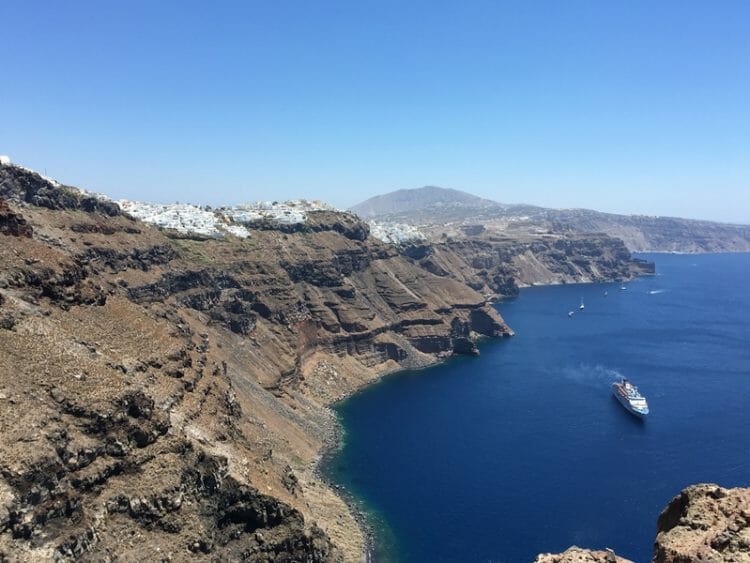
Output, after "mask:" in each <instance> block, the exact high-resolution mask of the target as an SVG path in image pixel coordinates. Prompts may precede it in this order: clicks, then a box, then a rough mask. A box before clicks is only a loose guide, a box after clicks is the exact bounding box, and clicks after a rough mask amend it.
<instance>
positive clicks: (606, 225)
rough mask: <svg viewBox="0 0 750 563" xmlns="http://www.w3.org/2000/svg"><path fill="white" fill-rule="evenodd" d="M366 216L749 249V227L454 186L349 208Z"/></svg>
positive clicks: (655, 244)
mask: <svg viewBox="0 0 750 563" xmlns="http://www.w3.org/2000/svg"><path fill="white" fill-rule="evenodd" d="M352 211H354V212H355V213H356V214H358V215H359V216H360V217H363V218H365V219H368V220H377V221H383V222H397V223H406V224H411V225H419V226H421V227H423V228H426V230H427V231H428V232H431V233H432V234H433V235H437V234H444V233H445V234H449V235H455V234H456V233H463V234H466V233H468V232H472V231H471V230H467V229H461V227H460V226H461V225H463V226H467V225H475V226H476V225H483V226H485V227H486V228H488V229H490V230H494V231H496V232H503V233H506V234H510V235H519V234H523V233H540V232H544V231H547V232H577V233H606V234H608V235H610V236H615V237H618V238H621V239H622V240H623V241H625V244H626V245H627V246H628V248H629V249H630V250H631V251H637V252H750V226H748V225H732V224H727V223H716V222H712V221H698V220H694V219H681V218H677V217H654V216H644V215H617V214H613V213H602V212H600V211H593V210H589V209H550V208H545V207H536V206H533V205H522V204H521V205H517V204H516V205H508V204H503V203H499V202H496V201H492V200H489V199H484V198H480V197H477V196H475V195H472V194H469V193H466V192H462V191H459V190H453V189H446V188H438V187H433V186H430V187H424V188H416V189H410V190H409V189H406V190H398V191H395V192H391V193H388V194H384V195H380V196H376V197H373V198H370V199H368V200H366V201H364V202H362V203H360V204H358V205H355V206H354V207H352Z"/></svg>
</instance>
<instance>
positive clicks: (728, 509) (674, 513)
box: [536, 484, 750, 563]
mask: <svg viewBox="0 0 750 563" xmlns="http://www.w3.org/2000/svg"><path fill="white" fill-rule="evenodd" d="M656 529H657V535H656V541H655V542H654V556H653V559H652V561H653V563H692V562H693V561H711V562H715V563H720V562H727V563H729V562H730V561H732V562H736V563H739V562H747V561H750V489H747V488H736V489H725V488H723V487H720V486H718V485H713V484H702V485H693V486H690V487H688V488H686V489H684V490H683V491H682V492H681V493H680V494H679V495H677V496H676V497H674V498H673V499H672V500H671V501H670V502H669V504H668V505H667V507H666V508H665V509H664V510H663V511H662V513H661V514H660V515H659V519H658V521H657V524H656ZM579 561H580V562H587V561H591V562H604V561H608V562H614V561H618V562H623V563H626V562H627V561H628V560H627V559H622V558H620V557H615V554H614V552H613V551H611V550H606V551H591V550H588V549H582V548H579V547H575V546H574V547H571V548H569V549H568V550H566V551H565V552H564V553H559V554H552V553H545V554H542V555H539V556H537V558H536V563H573V562H579Z"/></svg>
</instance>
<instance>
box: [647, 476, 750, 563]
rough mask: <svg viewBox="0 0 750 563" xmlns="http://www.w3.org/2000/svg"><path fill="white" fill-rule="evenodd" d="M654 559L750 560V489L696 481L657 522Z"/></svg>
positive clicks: (658, 562)
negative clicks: (699, 483)
mask: <svg viewBox="0 0 750 563" xmlns="http://www.w3.org/2000/svg"><path fill="white" fill-rule="evenodd" d="M657 531H658V534H657V536H656V542H655V543H654V558H653V561H654V563H681V562H683V561H716V562H719V561H727V562H728V561H750V489H741V488H737V489H724V488H722V487H719V486H718V485H708V484H703V485H693V486H691V487H688V488H687V489H685V490H683V491H682V492H681V493H680V494H679V495H677V496H676V497H675V498H673V499H672V500H671V501H670V503H669V504H668V505H667V507H666V508H665V509H664V511H663V512H662V513H661V514H660V515H659V520H658V522H657Z"/></svg>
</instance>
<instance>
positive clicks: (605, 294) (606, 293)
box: [604, 289, 609, 297]
mask: <svg viewBox="0 0 750 563" xmlns="http://www.w3.org/2000/svg"><path fill="white" fill-rule="evenodd" d="M607 295H609V291H607V290H606V289H605V290H604V297H606V296H607Z"/></svg>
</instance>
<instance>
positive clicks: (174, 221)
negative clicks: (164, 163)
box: [0, 155, 426, 245]
mask: <svg viewBox="0 0 750 563" xmlns="http://www.w3.org/2000/svg"><path fill="white" fill-rule="evenodd" d="M0 166H17V167H19V168H23V169H24V170H28V171H30V172H34V173H35V174H38V172H36V171H34V170H31V169H29V168H25V167H23V166H19V165H17V164H14V163H12V161H11V159H10V157H8V156H5V155H0ZM40 176H41V177H42V178H44V179H45V180H46V181H48V182H50V183H51V184H53V185H54V186H60V185H61V184H60V183H59V182H57V181H56V180H54V179H52V178H47V177H46V176H42V175H41V174H40ZM75 189H77V190H79V191H80V192H82V193H84V194H86V195H89V196H94V197H97V198H100V199H106V200H109V201H115V203H117V204H118V205H119V206H120V208H121V209H122V210H123V211H125V212H126V213H128V214H129V215H131V216H133V217H135V218H136V219H139V220H141V221H143V222H145V223H150V224H152V225H156V226H157V227H160V228H162V229H172V230H175V231H177V232H179V233H182V234H196V235H201V236H207V237H219V238H220V237H224V236H226V235H232V236H235V237H238V238H247V237H249V236H250V231H249V230H248V228H247V227H248V226H252V225H257V224H258V223H262V222H270V223H273V224H278V225H297V224H301V223H304V222H305V221H306V220H307V214H308V213H310V212H313V211H340V210H338V209H336V208H335V207H333V206H331V205H329V204H327V203H325V202H322V201H319V200H312V201H310V200H306V199H295V200H289V201H281V202H279V201H256V202H250V203H243V204H238V205H232V206H227V207H217V208H212V207H210V206H207V205H195V204H191V203H167V204H162V203H151V202H145V201H133V200H129V199H120V200H112V199H111V198H109V197H107V196H106V195H104V194H100V193H95V192H89V191H87V190H83V189H80V188H75ZM369 225H370V234H371V236H373V237H374V238H376V239H379V240H381V241H383V242H387V243H390V244H397V245H398V244H408V243H412V242H418V241H422V240H425V238H426V237H425V235H424V234H423V233H422V232H420V231H419V229H417V228H416V227H414V226H412V225H405V224H399V223H380V222H376V221H370V222H369Z"/></svg>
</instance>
